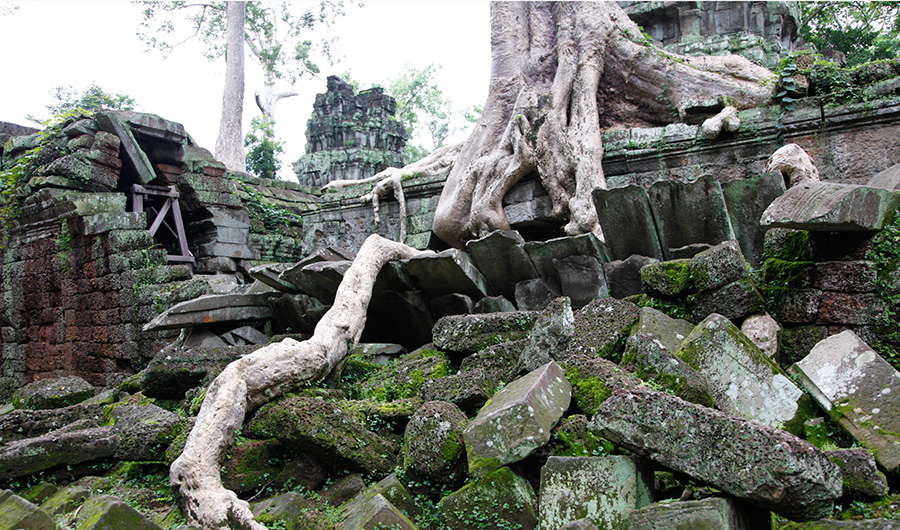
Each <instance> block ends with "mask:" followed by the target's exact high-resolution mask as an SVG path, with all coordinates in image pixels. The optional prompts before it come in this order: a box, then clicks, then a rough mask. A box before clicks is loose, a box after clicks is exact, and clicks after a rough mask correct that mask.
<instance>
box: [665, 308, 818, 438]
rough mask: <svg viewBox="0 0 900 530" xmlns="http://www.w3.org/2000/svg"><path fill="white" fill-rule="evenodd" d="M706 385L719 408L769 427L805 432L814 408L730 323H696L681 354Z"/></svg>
mask: <svg viewBox="0 0 900 530" xmlns="http://www.w3.org/2000/svg"><path fill="white" fill-rule="evenodd" d="M676 355H677V356H678V358H679V359H681V360H683V361H685V362H687V363H688V364H690V365H691V366H692V367H693V368H694V369H695V370H697V371H698V372H699V373H700V375H701V377H703V378H704V379H705V381H706V385H707V388H708V389H709V392H710V394H711V395H712V398H713V402H714V403H715V405H716V408H718V409H719V410H721V411H723V412H726V413H728V414H734V415H737V416H742V417H744V418H747V419H753V420H757V421H759V422H760V423H762V424H764V425H768V426H770V427H783V428H785V429H788V430H789V431H791V432H794V433H800V432H803V431H802V429H803V422H805V421H806V420H807V419H808V418H809V417H811V416H812V412H813V411H812V410H811V408H812V407H811V405H812V404H811V403H809V402H808V399H809V398H807V397H805V396H804V394H803V391H801V390H800V389H799V388H797V385H795V384H794V383H793V382H792V381H791V380H790V378H788V376H787V374H785V373H784V372H783V371H782V370H781V368H779V367H778V365H776V364H775V362H774V361H772V360H771V359H769V358H768V357H766V356H765V355H764V354H763V353H762V351H760V349H759V348H757V347H756V345H755V344H753V342H752V341H751V340H750V339H749V338H747V336H746V335H744V334H743V333H741V330H739V329H738V328H737V327H736V326H735V325H734V324H732V323H731V321H729V320H728V319H727V318H725V317H723V316H721V315H717V314H712V315H710V316H709V317H707V318H706V319H705V320H703V322H701V323H700V324H697V327H696V328H694V331H693V332H692V333H691V334H690V335H688V337H687V338H686V339H685V341H684V343H683V344H682V346H681V349H679V350H678V352H677V353H676Z"/></svg>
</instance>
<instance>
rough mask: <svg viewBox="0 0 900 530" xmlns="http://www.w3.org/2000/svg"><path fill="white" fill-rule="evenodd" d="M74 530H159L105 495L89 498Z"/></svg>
mask: <svg viewBox="0 0 900 530" xmlns="http://www.w3.org/2000/svg"><path fill="white" fill-rule="evenodd" d="M76 520H77V524H76V526H75V528H76V530H121V529H123V528H128V529H133V530H161V529H160V528H159V526H157V525H156V523H154V522H153V521H151V520H150V519H147V518H146V517H144V516H143V515H141V514H140V513H138V512H137V511H136V510H135V509H134V508H132V507H131V506H128V505H127V504H125V503H124V502H122V501H120V500H118V499H116V498H115V497H110V496H107V495H98V496H96V497H91V498H89V499H88V500H87V501H86V502H85V503H84V505H82V507H81V509H80V510H78V517H77V518H76Z"/></svg>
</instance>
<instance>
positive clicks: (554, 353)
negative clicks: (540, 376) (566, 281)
mask: <svg viewBox="0 0 900 530" xmlns="http://www.w3.org/2000/svg"><path fill="white" fill-rule="evenodd" d="M574 334H575V315H574V313H572V304H571V301H570V300H569V298H567V297H565V296H563V297H560V298H557V299H556V300H554V301H553V302H551V303H550V305H548V306H547V308H546V309H544V310H543V311H541V313H540V315H539V316H538V318H537V320H536V321H535V322H534V326H533V327H532V328H531V331H530V332H529V334H528V339H527V341H526V344H525V348H524V349H523V350H522V353H521V355H520V356H519V370H518V372H519V373H526V372H530V371H532V370H536V369H538V368H540V367H541V366H543V365H545V364H547V363H548V362H550V361H552V360H554V359H560V358H562V357H564V354H565V352H566V348H567V347H568V345H569V341H570V340H572V336H573V335H574Z"/></svg>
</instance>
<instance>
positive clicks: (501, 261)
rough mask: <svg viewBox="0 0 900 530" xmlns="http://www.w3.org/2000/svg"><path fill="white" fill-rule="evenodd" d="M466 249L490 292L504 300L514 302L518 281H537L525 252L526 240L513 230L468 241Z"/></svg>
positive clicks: (498, 231)
mask: <svg viewBox="0 0 900 530" xmlns="http://www.w3.org/2000/svg"><path fill="white" fill-rule="evenodd" d="M466 250H467V251H468V252H469V253H470V254H471V256H472V261H474V262H475V265H476V266H477V267H478V270H480V271H481V273H482V274H483V275H484V279H485V281H486V282H487V285H488V286H489V287H490V289H491V291H493V292H494V293H497V294H499V295H502V296H504V297H505V298H506V299H507V300H513V299H515V296H516V284H517V283H518V282H520V281H524V280H531V279H534V278H537V271H536V270H535V268H534V265H533V264H532V263H531V259H530V258H529V257H528V253H527V252H525V239H524V238H523V237H522V235H521V234H519V233H518V232H516V231H515V230H495V231H493V232H491V233H490V234H488V235H486V236H484V237H482V238H479V239H472V240H469V241H468V242H466Z"/></svg>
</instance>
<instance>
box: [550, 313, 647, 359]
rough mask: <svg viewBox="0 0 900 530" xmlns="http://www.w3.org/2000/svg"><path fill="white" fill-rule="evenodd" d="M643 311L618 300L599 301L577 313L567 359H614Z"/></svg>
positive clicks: (620, 351)
mask: <svg viewBox="0 0 900 530" xmlns="http://www.w3.org/2000/svg"><path fill="white" fill-rule="evenodd" d="M639 314H640V308H639V307H638V306H636V305H635V304H633V303H631V302H627V301H625V300H617V299H615V298H598V299H596V300H594V301H593V302H591V303H590V304H588V305H586V306H584V307H583V308H581V309H580V310H579V311H578V312H577V313H575V335H574V337H573V338H572V341H571V342H569V348H568V350H567V351H566V356H567V357H568V356H572V355H586V356H588V357H603V358H606V359H609V358H615V357H617V356H619V355H620V354H621V353H622V349H623V348H624V346H625V339H626V338H627V337H628V334H629V332H631V327H632V326H633V325H634V323H635V322H636V321H637V319H638V315H639Z"/></svg>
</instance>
